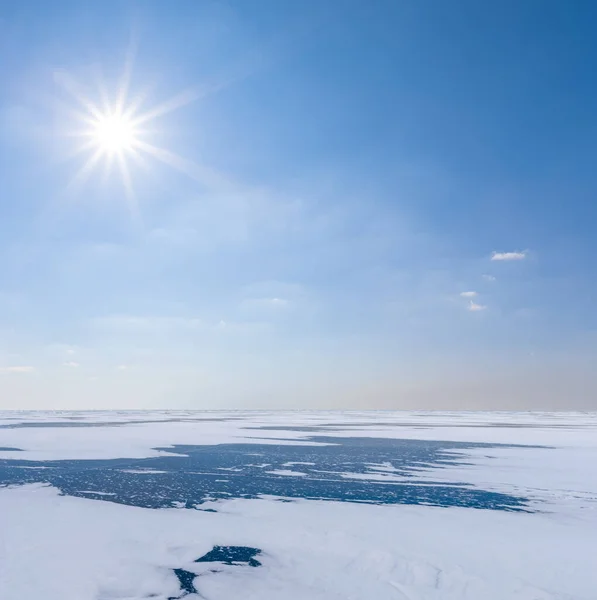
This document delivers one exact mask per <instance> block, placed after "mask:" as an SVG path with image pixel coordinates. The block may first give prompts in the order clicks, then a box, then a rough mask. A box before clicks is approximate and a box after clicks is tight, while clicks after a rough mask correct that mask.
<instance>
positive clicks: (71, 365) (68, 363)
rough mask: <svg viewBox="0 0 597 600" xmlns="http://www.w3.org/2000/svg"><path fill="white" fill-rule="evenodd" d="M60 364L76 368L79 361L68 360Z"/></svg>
mask: <svg viewBox="0 0 597 600" xmlns="http://www.w3.org/2000/svg"><path fill="white" fill-rule="evenodd" d="M62 366H63V367H71V368H73V369H76V368H77V367H78V366H79V363H78V362H74V361H69V362H65V363H62Z"/></svg>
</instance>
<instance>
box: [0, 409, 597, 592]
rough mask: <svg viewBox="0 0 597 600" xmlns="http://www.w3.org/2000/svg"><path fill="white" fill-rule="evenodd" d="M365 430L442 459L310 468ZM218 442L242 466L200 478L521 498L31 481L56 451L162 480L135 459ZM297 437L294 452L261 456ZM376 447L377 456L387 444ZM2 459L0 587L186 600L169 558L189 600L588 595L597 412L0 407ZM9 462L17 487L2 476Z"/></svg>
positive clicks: (593, 582) (595, 541)
mask: <svg viewBox="0 0 597 600" xmlns="http://www.w3.org/2000/svg"><path fill="white" fill-rule="evenodd" d="M324 438H325V439H324ZM368 438H374V439H378V440H379V443H380V444H384V442H383V440H384V439H387V440H413V441H416V440H420V441H422V442H423V441H424V442H429V441H433V440H442V441H445V442H446V449H447V450H446V452H444V454H443V455H441V454H440V456H445V457H446V460H442V461H438V460H437V457H436V455H435V454H433V453H431V454H430V456H431V458H429V459H426V460H425V461H421V460H419V459H418V458H417V457H418V456H419V455H418V454H417V453H416V452H415V454H414V455H413V456H415V458H417V460H416V461H414V462H413V464H406V463H405V464H406V466H405V464H403V462H401V461H400V460H396V461H394V463H393V462H392V460H391V459H390V460H386V458H383V459H379V460H371V459H370V458H369V457H370V456H371V452H372V451H371V449H370V448H369V449H368V450H367V452H368V454H367V456H366V458H363V460H362V461H361V462H359V460H358V457H357V458H354V460H353V459H350V461H349V464H346V465H344V466H343V465H342V464H340V465H339V466H337V467H334V468H333V469H332V470H330V471H329V473H328V472H327V471H325V472H324V469H322V468H321V465H320V464H319V462H318V461H319V460H320V458H321V454H320V453H321V451H322V448H324V449H325V446H326V445H327V446H328V447H329V445H330V444H332V443H334V439H337V443H339V444H340V443H345V440H347V439H352V440H355V439H357V440H358V439H364V440H365V441H366V440H367V439H368ZM449 442H450V443H456V442H460V443H462V442H466V443H470V446H454V448H452V447H450V445H449ZM475 443H481V444H489V445H485V446H482V447H477V446H474V444H475ZM216 444H233V445H236V444H238V445H239V446H238V447H239V448H242V449H243V450H242V452H243V461H244V463H243V464H241V466H240V467H239V466H238V464H237V463H234V464H233V465H232V466H230V465H228V463H225V464H226V465H228V466H220V467H217V469H216V474H215V475H214V474H210V476H211V475H213V477H214V478H215V477H217V479H212V481H213V482H222V483H221V485H222V486H223V487H222V489H229V488H225V487H224V486H225V485H227V484H226V483H225V482H228V481H229V479H230V478H233V477H240V476H242V471H243V469H244V468H250V469H251V471H250V473H251V479H252V480H253V483H254V481H257V482H259V481H260V480H259V478H255V476H254V473H255V472H256V471H255V470H256V469H261V470H262V471H263V473H264V475H263V477H264V479H263V481H264V482H266V481H270V480H271V478H272V477H277V478H278V479H279V480H281V481H283V483H282V484H280V485H286V486H296V485H303V486H305V485H306V486H308V485H309V482H310V481H312V480H313V481H314V482H315V480H314V479H313V477H315V476H317V477H321V478H323V479H321V480H318V481H327V479H326V478H330V480H333V483H334V485H335V486H337V485H338V483H337V482H338V479H340V480H341V481H344V482H345V484H346V486H351V485H363V484H365V485H366V486H367V485H369V486H373V487H375V486H378V488H379V489H381V486H391V487H390V488H384V489H398V488H399V487H400V486H401V485H402V484H403V483H405V484H406V483H408V485H409V486H411V488H412V489H415V490H416V489H417V487H416V486H417V485H418V486H420V489H422V490H423V489H424V488H425V489H439V490H441V489H442V488H441V486H442V485H445V486H446V488H445V489H450V488H449V486H457V487H458V488H460V487H463V486H468V487H470V488H471V489H474V490H480V491H487V492H499V493H500V494H505V495H506V497H507V495H512V496H513V497H519V498H524V499H525V507H524V508H525V510H524V511H518V512H517V511H508V510H494V509H488V508H481V509H479V508H467V507H462V506H449V502H450V501H449V500H445V499H444V500H439V501H438V505H437V506H426V505H416V503H415V504H413V503H412V500H409V501H408V502H407V503H406V504H401V503H398V504H382V503H379V504H375V503H363V502H347V501H344V502H339V501H335V500H332V501H328V500H322V499H311V500H308V499H304V498H300V497H299V498H297V497H296V496H292V501H291V502H288V501H284V502H281V501H280V499H281V498H280V497H272V496H264V497H260V498H254V499H244V498H240V497H234V496H233V495H231V496H230V498H229V499H223V498H222V497H221V496H220V497H219V498H218V499H215V498H214V499H213V500H209V499H206V500H207V501H204V502H202V503H200V504H196V505H194V506H193V507H192V508H160V509H155V508H142V507H141V506H138V505H137V506H131V505H124V504H121V503H119V498H120V495H119V494H120V493H121V490H120V488H119V487H118V486H120V483H112V484H110V483H109V482H110V481H112V480H111V479H110V478H108V479H105V480H102V481H104V483H103V484H102V485H104V487H101V486H99V487H98V489H93V488H90V487H84V488H81V489H80V490H77V493H79V492H80V493H81V494H82V495H84V496H86V497H74V496H73V495H71V492H68V490H70V489H72V483H70V484H69V485H70V487H69V485H67V484H66V480H65V484H64V490H67V491H66V492H65V495H61V494H60V490H59V489H58V487H53V486H50V485H48V484H44V483H43V482H44V481H46V480H47V474H48V473H50V472H52V473H54V472H55V471H56V469H57V468H58V467H57V466H56V465H58V464H63V463H57V462H54V461H72V463H71V462H69V463H64V464H66V465H67V466H68V468H69V469H70V468H71V466H72V468H73V469H84V470H85V469H87V470H89V469H92V468H96V469H98V468H102V469H107V472H108V473H116V471H117V469H115V468H114V467H113V466H112V464H113V463H112V462H110V461H111V460H112V459H123V460H124V459H126V460H124V462H123V465H124V466H122V467H121V468H120V470H118V477H121V478H122V477H130V478H134V479H131V481H133V482H141V480H142V481H143V482H147V481H149V482H150V483H151V482H152V481H155V482H158V481H159V480H158V478H159V477H166V476H169V475H168V473H169V471H168V469H165V470H163V469H159V468H157V467H155V466H152V464H153V463H151V462H149V463H147V464H146V463H145V462H144V461H152V460H153V461H155V460H165V461H166V463H165V464H167V465H168V464H171V465H177V467H176V468H177V469H182V468H183V467H181V466H180V465H185V464H187V463H184V462H181V461H184V460H186V459H184V458H183V457H184V456H185V449H184V448H183V447H184V446H187V447H189V449H192V448H195V447H197V446H204V447H206V450H207V449H208V448H207V447H209V451H210V452H212V449H211V448H212V447H214V445H216ZM247 444H250V445H252V446H250V447H249V449H247V446H246V445H247ZM296 444H300V445H301V446H300V447H301V448H302V449H303V450H304V453H305V457H303V458H301V457H300V456H299V458H298V459H294V458H293V459H292V460H287V459H284V461H283V462H280V463H279V464H276V463H275V460H272V459H271V456H273V455H274V454H275V453H280V452H281V450H280V448H282V446H287V445H292V446H293V447H294V445H296ZM388 444H389V445H388V448H390V454H391V452H394V451H395V450H394V448H401V446H395V445H392V444H390V443H389V442H388ZM405 444H406V445H405V446H404V447H405V449H410V446H409V444H408V443H405ZM492 444H506V445H507V446H493V445H492ZM512 445H520V446H521V447H516V446H515V447H513V446H512ZM174 446H177V448H175V449H174V448H173V447H174ZM527 446H530V447H527ZM252 447H254V448H255V449H256V452H252V451H251V450H250V448H252ZM266 447H271V448H272V453H273V454H272V453H269V454H268V453H267V452H264V451H263V448H266ZM415 447H416V448H418V446H416V444H415ZM158 448H159V450H158ZM218 448H219V446H216V447H215V452H216V453H217V455H218V456H220V453H219V451H218ZM221 448H225V447H224V446H221ZM226 448H228V450H230V449H232V450H234V448H236V446H226ZM359 448H360V446H359V445H358V444H357V445H356V446H354V447H353V446H350V451H351V452H353V453H355V452H356V453H357V454H358V452H360V450H359ZM367 448H368V447H367ZM424 448H427V447H426V446H424ZM3 449H6V450H3ZM15 449H18V450H15ZM168 449H173V450H174V451H168ZM374 449H375V446H374ZM189 451H190V450H189ZM374 451H375V450H374ZM408 451H409V452H410V450H408ZM293 452H294V451H293ZM385 452H386V455H387V449H386V450H385ZM417 452H419V451H418V450H417ZM425 452H427V450H425ZM442 452H443V450H442ZM177 455H179V456H180V458H177ZM196 456H199V457H201V456H203V455H202V454H198V455H196ZM206 456H207V455H206ZM210 456H212V455H210ZM233 456H236V454H233ZM342 456H344V455H342ZM348 456H352V455H348ZM162 457H169V458H167V459H166V458H164V459H163V458H162ZM220 458H221V457H220ZM397 458H398V457H397ZM195 460H196V459H195ZM130 461H137V462H135V463H134V465H135V466H134V467H131V465H130V464H129V463H130ZM0 463H2V465H4V467H3V466H2V465H0V486H1V485H2V484H3V483H5V484H6V483H7V482H8V483H10V485H6V486H5V487H0V599H1V600H141V599H144V598H154V599H155V600H167V599H169V598H178V597H183V596H184V592H183V591H182V590H181V585H180V582H179V579H177V576H176V574H175V571H174V570H175V569H184V570H185V571H188V572H191V573H195V574H197V575H198V577H197V578H196V579H195V587H196V590H197V592H198V593H197V594H192V593H190V594H187V595H186V596H184V597H185V598H187V600H193V598H206V599H207V600H228V599H230V600H232V599H236V598H243V599H244V600H250V599H253V598H255V599H257V598H259V599H262V600H267V599H269V598H271V599H274V598H275V599H276V600H279V599H280V598H284V599H289V600H295V599H297V600H298V599H307V598H309V599H311V598H314V599H324V598H325V599H340V598H342V599H349V598H352V599H355V600H356V599H359V600H360V599H369V598H376V599H378V600H380V599H381V600H383V599H385V598H387V599H398V600H440V599H442V600H456V599H458V600H509V599H515V600H556V599H557V600H572V599H575V600H576V599H578V600H595V599H596V598H597V568H596V567H597V558H596V557H597V414H596V413H420V412H342V413H339V412H292V413H288V412H286V413H280V412H247V413H240V412H227V413H223V412H221V413H220V412H192V411H159V412H157V411H156V412H89V413H67V412H61V413H43V412H37V413H27V412H10V413H0ZM241 463H242V461H241ZM328 463H329V461H328ZM436 463H437V464H436ZM16 464H19V465H20V467H19V469H22V472H23V473H26V474H27V475H26V477H25V476H23V477H24V478H23V481H26V482H27V483H26V484H18V483H17V484H15V481H14V473H15V472H18V471H17V470H16V469H15V468H14V467H11V466H10V465H16ZM117 464H120V463H117ZM160 464H162V463H160ZM194 464H195V463H194ZM217 464H220V463H217ZM222 464H224V463H222ZM239 464H240V463H239ZM7 465H8V468H7V467H6V466H7ZM106 465H107V466H106ZM38 467H46V468H45V469H43V468H38ZM47 467H50V468H47ZM3 468H4V471H3ZM173 468H174V467H173ZM185 468H186V467H185ZM326 468H327V469H328V470H329V469H330V468H329V465H328V466H327V467H326ZM342 469H344V471H342ZM8 472H10V473H13V475H11V477H13V479H9V478H8V476H7V475H6V473H8ZM61 472H62V471H61ZM3 473H4V475H3ZM65 473H68V469H67V470H66V471H65ZM184 476H185V477H190V476H196V477H198V478H201V477H205V476H206V474H205V473H204V472H197V473H190V472H185V473H184ZM3 477H5V480H4V481H3ZM61 477H63V476H62V475H60V477H58V478H56V479H55V480H53V481H55V482H56V485H59V484H60V482H61V481H62V479H61ZM267 478H270V479H267ZM32 481H33V483H32ZM90 481H91V482H92V483H93V481H94V480H93V479H90ZM105 481H108V483H105ZM114 481H116V482H121V481H122V480H121V479H114ZM176 481H178V480H176ZM98 485H99V484H98ZM110 485H113V486H116V487H114V489H113V488H112V487H110ZM138 485H140V486H141V485H144V486H146V485H147V484H146V483H139V484H138ZM156 485H157V483H156ZM215 485H216V486H217V485H220V484H219V483H215ZM257 485H258V483H257ZM106 486H107V487H106ZM393 486H396V488H394V487H393ZM429 486H431V488H430V487H429ZM438 486H439V487H438ZM100 487H101V489H100ZM289 489H291V488H289ZM293 489H294V488H293ZM301 489H303V488H301ZM182 493H183V495H184V493H185V492H184V490H183V492H182ZM421 493H423V492H421ZM289 495H290V494H289ZM129 497H130V492H129V496H127V498H129ZM173 497H174V496H173ZM177 498H178V497H177ZM442 498H443V496H442ZM345 499H346V498H345ZM127 502H128V503H129V504H131V503H133V504H134V498H133V501H127ZM442 503H443V504H442ZM171 506H173V507H174V506H181V507H183V506H185V503H184V502H182V503H181V502H180V501H179V500H178V499H177V500H176V501H173V502H172V503H171ZM211 511H216V512H211ZM218 545H222V546H228V545H230V546H249V547H255V548H259V549H261V551H262V554H261V555H260V556H259V561H260V562H261V563H262V566H260V567H258V568H252V567H249V566H247V565H216V567H214V564H215V563H212V564H211V565H210V567H209V568H207V567H206V564H205V563H196V562H194V561H195V560H196V559H197V558H198V557H200V556H202V555H205V554H206V553H207V552H209V551H210V550H211V549H212V548H213V547H215V546H218ZM212 570H215V571H217V572H212Z"/></svg>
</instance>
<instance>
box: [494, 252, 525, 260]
mask: <svg viewBox="0 0 597 600" xmlns="http://www.w3.org/2000/svg"><path fill="white" fill-rule="evenodd" d="M526 257H527V251H526V250H524V251H523V252H493V253H492V254H491V260H524V259H525V258H526Z"/></svg>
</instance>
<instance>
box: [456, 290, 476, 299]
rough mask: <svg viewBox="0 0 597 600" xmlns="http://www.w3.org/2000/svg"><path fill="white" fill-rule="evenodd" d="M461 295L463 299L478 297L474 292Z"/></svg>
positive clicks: (461, 293)
mask: <svg viewBox="0 0 597 600" xmlns="http://www.w3.org/2000/svg"><path fill="white" fill-rule="evenodd" d="M460 295H461V296H462V297H463V298H474V297H475V296H476V295H477V292H473V291H470V292H460Z"/></svg>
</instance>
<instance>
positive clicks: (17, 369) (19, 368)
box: [0, 365, 35, 373]
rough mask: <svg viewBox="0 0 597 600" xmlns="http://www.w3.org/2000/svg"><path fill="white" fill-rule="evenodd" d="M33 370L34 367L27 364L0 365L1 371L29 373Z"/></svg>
mask: <svg viewBox="0 0 597 600" xmlns="http://www.w3.org/2000/svg"><path fill="white" fill-rule="evenodd" d="M32 371H35V367H31V366H29V365H19V366H14V367H0V372H2V373H31V372H32Z"/></svg>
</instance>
